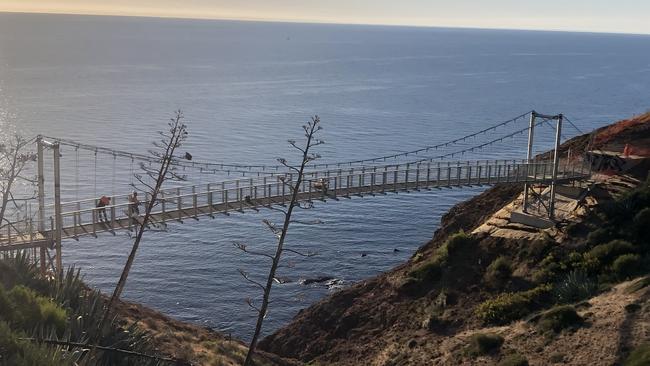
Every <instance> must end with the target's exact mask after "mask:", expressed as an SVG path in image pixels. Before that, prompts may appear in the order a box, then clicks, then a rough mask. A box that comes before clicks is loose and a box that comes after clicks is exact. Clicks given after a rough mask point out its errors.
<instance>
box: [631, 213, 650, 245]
mask: <svg viewBox="0 0 650 366" xmlns="http://www.w3.org/2000/svg"><path fill="white" fill-rule="evenodd" d="M632 224H633V229H632V230H633V234H634V235H635V237H636V239H637V240H638V241H639V242H640V243H641V244H644V245H645V247H646V249H650V248H648V246H650V242H649V241H648V237H647V232H648V228H650V207H646V208H644V209H643V210H641V211H639V212H638V213H637V214H636V215H635V216H634V219H633V220H632Z"/></svg>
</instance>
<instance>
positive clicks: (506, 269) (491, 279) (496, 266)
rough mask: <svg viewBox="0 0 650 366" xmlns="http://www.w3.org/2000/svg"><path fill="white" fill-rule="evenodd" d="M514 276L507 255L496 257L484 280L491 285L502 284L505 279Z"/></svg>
mask: <svg viewBox="0 0 650 366" xmlns="http://www.w3.org/2000/svg"><path fill="white" fill-rule="evenodd" d="M511 276H512V264H511V263H510V260H508V258H506V257H499V258H497V259H495V260H494V261H493V262H492V263H490V265H489V266H488V267H487V270H486V271H485V276H484V280H485V282H486V283H488V284H489V285H491V286H494V287H498V286H501V285H502V284H503V283H504V282H505V281H507V280H508V279H510V277H511Z"/></svg>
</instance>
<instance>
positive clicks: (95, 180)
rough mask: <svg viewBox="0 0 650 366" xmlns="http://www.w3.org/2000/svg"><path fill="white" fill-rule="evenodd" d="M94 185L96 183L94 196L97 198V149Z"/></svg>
mask: <svg viewBox="0 0 650 366" xmlns="http://www.w3.org/2000/svg"><path fill="white" fill-rule="evenodd" d="M94 185H95V192H94V196H95V198H97V151H95V179H94Z"/></svg>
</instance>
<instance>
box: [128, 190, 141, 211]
mask: <svg viewBox="0 0 650 366" xmlns="http://www.w3.org/2000/svg"><path fill="white" fill-rule="evenodd" d="M138 215H140V200H138V192H136V191H133V192H131V194H130V195H129V216H131V217H133V216H138Z"/></svg>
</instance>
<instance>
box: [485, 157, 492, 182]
mask: <svg viewBox="0 0 650 366" xmlns="http://www.w3.org/2000/svg"><path fill="white" fill-rule="evenodd" d="M487 163H488V164H487V167H486V169H487V170H486V175H487V184H488V185H490V184H492V164H491V162H490V161H488V162H487Z"/></svg>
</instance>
